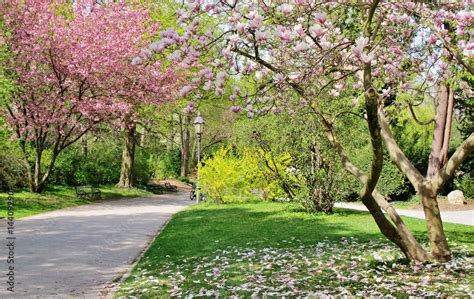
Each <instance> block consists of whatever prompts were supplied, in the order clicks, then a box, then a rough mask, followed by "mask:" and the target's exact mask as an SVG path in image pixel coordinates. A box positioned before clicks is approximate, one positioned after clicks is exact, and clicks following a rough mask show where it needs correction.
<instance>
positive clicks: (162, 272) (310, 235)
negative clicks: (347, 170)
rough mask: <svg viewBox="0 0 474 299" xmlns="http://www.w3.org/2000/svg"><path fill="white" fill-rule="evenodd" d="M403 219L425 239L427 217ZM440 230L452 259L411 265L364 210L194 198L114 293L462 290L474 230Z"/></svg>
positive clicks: (466, 287)
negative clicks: (313, 210) (312, 210)
mask: <svg viewBox="0 0 474 299" xmlns="http://www.w3.org/2000/svg"><path fill="white" fill-rule="evenodd" d="M405 220H406V222H407V224H408V225H409V226H410V228H412V229H413V231H414V232H415V234H416V235H417V237H418V238H419V239H420V240H421V241H422V242H424V243H425V242H426V239H425V235H424V232H425V224H424V222H423V221H420V220H416V219H412V218H405ZM446 233H447V235H448V238H449V241H450V244H451V245H452V247H453V249H454V250H455V256H456V262H455V263H450V264H448V265H426V266H422V265H410V264H408V263H406V261H405V260H404V259H403V256H402V255H401V253H400V252H399V251H398V250H397V248H395V247H394V246H392V245H391V244H390V243H389V242H388V241H386V239H384V238H383V236H381V234H380V233H379V231H378V228H377V227H376V225H375V224H374V221H373V219H372V218H371V216H370V215H368V214H367V213H365V212H357V211H348V210H337V213H336V214H334V215H310V214H306V213H304V212H300V211H299V209H298V208H297V207H296V206H295V205H293V204H288V203H257V204H232V205H212V204H200V205H196V206H192V207H190V208H188V209H187V210H185V211H182V212H180V213H178V214H176V215H175V216H174V217H173V219H172V220H171V222H170V223H169V224H168V225H167V227H166V228H165V229H164V230H163V231H162V233H161V234H160V235H159V236H158V238H157V239H156V240H155V241H154V243H153V244H152V245H151V247H150V249H149V250H148V251H147V252H146V254H145V255H144V257H143V258H142V259H141V260H140V262H139V263H138V265H137V267H136V268H135V269H134V270H133V272H132V275H131V276H130V277H129V278H128V279H127V280H126V281H125V282H124V284H123V285H122V286H121V288H120V290H119V292H118V294H117V296H118V297H120V296H126V297H128V296H137V297H143V298H154V297H157V296H159V297H169V296H178V297H192V296H205V297H206V296H207V297H209V296H216V295H219V296H221V297H228V296H231V295H237V296H243V297H251V296H252V295H258V296H260V297H261V296H263V295H268V296H276V297H280V296H290V297H291V296H306V295H308V294H312V295H315V296H318V295H328V294H332V295H338V294H352V295H358V296H381V295H386V294H392V295H397V296H406V295H415V296H424V295H439V294H447V295H453V294H457V295H468V294H469V291H470V290H471V291H472V284H473V281H472V275H471V274H472V269H473V260H472V257H473V250H474V243H473V242H474V239H473V237H474V231H473V228H472V227H469V226H464V225H455V224H446ZM471 294H472V293H471Z"/></svg>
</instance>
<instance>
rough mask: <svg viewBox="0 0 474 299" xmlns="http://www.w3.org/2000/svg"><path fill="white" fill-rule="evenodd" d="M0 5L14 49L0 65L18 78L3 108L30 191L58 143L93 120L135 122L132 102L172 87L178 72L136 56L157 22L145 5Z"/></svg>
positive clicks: (38, 186) (43, 177)
mask: <svg viewBox="0 0 474 299" xmlns="http://www.w3.org/2000/svg"><path fill="white" fill-rule="evenodd" d="M0 9H1V18H2V19H3V21H4V23H5V27H6V30H7V32H8V34H5V35H4V36H3V38H4V40H5V43H6V44H7V45H8V47H9V51H10V52H11V53H12V55H11V58H9V59H7V60H4V61H2V67H4V68H6V69H8V70H9V71H10V76H11V77H12V78H13V79H14V81H15V84H16V85H17V86H18V89H17V90H15V91H14V92H13V93H12V95H11V96H10V98H9V99H8V101H6V103H5V109H6V115H7V118H8V123H9V125H10V127H11V128H12V130H13V131H14V135H15V137H16V138H17V140H18V142H19V144H20V148H21V151H22V154H23V158H24V164H25V167H26V168H27V173H28V181H29V185H30V189H31V191H32V192H41V191H42V189H43V188H44V186H45V184H46V182H47V180H48V177H49V176H50V174H51V171H52V169H53V167H54V164H55V162H56V159H57V157H58V155H59V154H60V153H61V151H63V150H64V149H65V148H67V147H68V146H69V145H71V144H73V143H75V142H76V141H78V140H79V139H80V138H81V137H82V136H83V135H84V134H86V133H87V132H89V131H91V130H93V129H94V128H95V127H96V125H97V124H99V123H100V122H103V121H112V120H116V119H119V120H120V121H121V123H122V124H123V125H124V127H125V128H127V129H128V130H132V129H133V123H132V126H130V121H129V120H130V119H133V115H134V114H133V105H134V104H135V103H136V102H146V101H151V98H152V97H151V96H150V94H153V101H166V100H168V99H169V97H168V95H172V94H173V93H172V87H173V86H174V85H175V84H176V80H175V78H176V76H174V74H175V73H173V72H165V73H163V65H161V64H160V63H159V62H153V61H147V63H141V62H142V61H145V59H144V58H143V57H148V55H149V53H150V51H149V50H148V51H146V50H143V49H144V48H145V46H146V45H148V44H149V43H150V42H151V40H150V38H151V37H152V36H153V35H154V34H155V32H156V31H157V29H158V26H157V25H156V24H154V23H153V22H151V19H150V17H149V13H148V12H147V11H146V10H145V9H141V8H130V7H128V6H126V5H125V4H124V3H123V2H120V3H109V4H107V5H105V6H100V5H92V4H90V3H88V2H87V1H76V2H75V4H74V6H72V5H71V3H70V1H66V0H64V1H62V0H61V1H53V2H52V1H44V0H38V1H37V0H34V1H33V0H27V1H22V0H13V1H7V2H3V3H2V4H1V7H0ZM171 73H172V74H173V75H171ZM170 88H171V89H170ZM132 96H133V101H130V98H131V97H132ZM45 152H48V153H49V156H48V157H47V158H45Z"/></svg>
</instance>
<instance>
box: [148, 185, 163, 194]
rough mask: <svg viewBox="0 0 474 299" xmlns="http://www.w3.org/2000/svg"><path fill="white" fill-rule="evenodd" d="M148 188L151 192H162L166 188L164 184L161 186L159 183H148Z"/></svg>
mask: <svg viewBox="0 0 474 299" xmlns="http://www.w3.org/2000/svg"><path fill="white" fill-rule="evenodd" d="M146 190H148V191H150V192H151V193H154V194H162V193H163V191H164V188H163V186H161V185H159V184H154V183H148V184H147V185H146Z"/></svg>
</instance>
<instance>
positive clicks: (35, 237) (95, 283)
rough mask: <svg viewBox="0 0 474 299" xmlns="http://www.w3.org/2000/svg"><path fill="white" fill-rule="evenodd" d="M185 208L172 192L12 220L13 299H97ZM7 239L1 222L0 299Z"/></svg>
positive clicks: (182, 195)
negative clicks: (37, 298) (172, 217)
mask: <svg viewBox="0 0 474 299" xmlns="http://www.w3.org/2000/svg"><path fill="white" fill-rule="evenodd" d="M189 204H191V201H189V197H188V196H187V194H185V193H176V194H172V195H157V196H153V197H147V198H133V199H122V200H114V201H104V202H100V203H95V204H90V205H85V206H79V207H74V208H68V209H63V210H58V211H54V212H49V213H44V214H40V215H36V216H32V217H28V218H24V219H22V220H18V221H16V222H15V231H14V233H15V236H16V240H15V249H14V250H15V251H14V253H15V263H14V265H15V276H14V277H15V288H14V290H15V292H14V296H15V298H23V297H26V296H28V297H30V296H34V297H36V296H38V297H41V298H43V297H47V298H51V296H55V297H56V296H57V297H59V298H64V297H69V296H75V297H82V298H98V297H99V294H101V293H102V292H104V290H107V289H108V288H109V287H110V286H111V284H112V282H113V281H114V279H116V278H117V277H119V276H120V275H122V274H124V273H125V272H126V271H127V270H128V269H129V268H130V265H131V264H132V263H133V262H134V260H135V259H136V258H137V257H138V256H139V254H140V253H141V252H142V251H143V250H144V249H145V248H146V247H147V244H148V243H149V242H150V240H152V238H153V237H154V236H155V235H156V234H157V233H158V232H159V231H160V229H161V228H162V227H163V225H164V224H165V223H166V222H167V221H168V220H169V219H170V217H171V216H172V215H173V214H174V213H176V212H178V211H180V210H182V209H184V208H185V207H186V206H188V205H189ZM6 236H7V233H6V224H5V222H0V259H1V260H0V274H1V276H0V298H5V297H7V298H8V297H10V296H11V295H12V294H11V293H9V292H7V290H6V288H7V284H6V278H7V276H6V273H7V269H8V266H9V265H8V264H7V263H6V258H7V257H6V256H7V254H8V253H7V247H6V244H7V240H6ZM109 295H110V294H109ZM30 298H31V297H30Z"/></svg>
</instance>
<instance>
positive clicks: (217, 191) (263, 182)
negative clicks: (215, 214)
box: [199, 147, 289, 203]
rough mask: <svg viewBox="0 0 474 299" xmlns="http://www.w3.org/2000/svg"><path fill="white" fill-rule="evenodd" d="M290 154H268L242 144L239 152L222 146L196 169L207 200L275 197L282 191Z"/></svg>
mask: <svg viewBox="0 0 474 299" xmlns="http://www.w3.org/2000/svg"><path fill="white" fill-rule="evenodd" d="M288 158H289V155H287V156H286V157H285V156H282V157H276V158H273V157H272V158H270V157H269V155H268V154H265V153H263V152H262V151H258V150H253V149H249V148H245V149H244V150H243V151H242V152H241V153H240V155H236V154H234V153H233V152H232V149H231V148H230V147H222V148H220V149H219V150H217V151H216V152H215V154H214V155H213V157H212V158H209V159H207V160H205V163H204V164H205V166H203V167H201V168H200V170H199V179H200V186H201V187H202V190H203V192H204V193H205V194H206V195H207V196H208V198H209V200H211V201H214V202H219V203H228V202H243V201H251V200H256V199H264V200H268V199H274V198H277V197H281V196H284V195H285V191H284V190H283V187H282V184H284V183H287V176H288V174H287V173H286V171H285V169H286V168H287V166H286V164H287V161H288Z"/></svg>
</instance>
